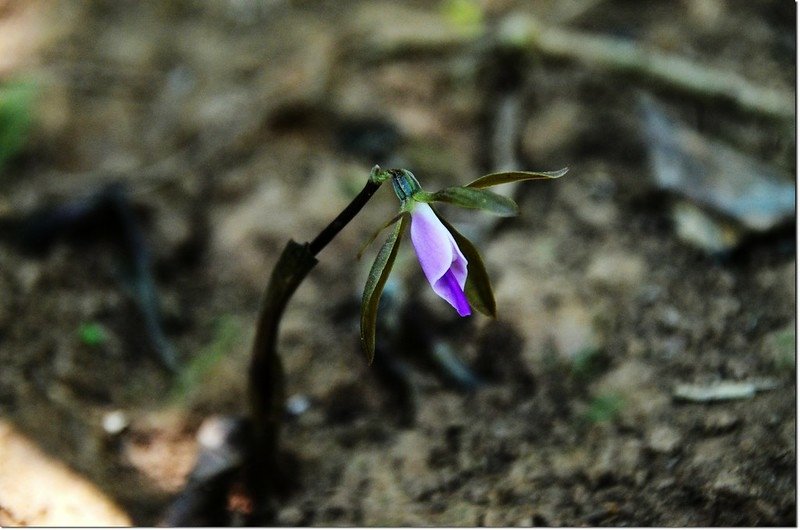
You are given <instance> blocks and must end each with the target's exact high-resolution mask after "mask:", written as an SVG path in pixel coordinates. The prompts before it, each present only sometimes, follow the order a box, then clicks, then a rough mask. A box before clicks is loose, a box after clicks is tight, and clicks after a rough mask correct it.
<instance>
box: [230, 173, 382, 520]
mask: <svg viewBox="0 0 800 530" xmlns="http://www.w3.org/2000/svg"><path fill="white" fill-rule="evenodd" d="M379 187H380V184H378V183H375V182H372V180H369V181H368V182H367V184H366V185H365V186H364V189H362V190H361V192H360V193H359V194H358V195H357V196H356V197H355V198H354V199H353V200H352V201H351V202H350V204H348V205H347V207H345V209H344V210H342V212H341V213H340V214H339V215H338V216H337V217H336V218H335V219H334V220H333V221H332V222H331V224H329V225H328V226H327V227H325V229H324V230H323V231H322V232H320V234H319V235H318V236H317V237H316V238H315V239H314V240H313V241H312V242H311V243H304V244H300V243H297V242H295V241H293V240H290V241H289V242H288V243H287V244H286V247H285V248H284V250H283V252H282V253H281V255H280V257H279V258H278V262H277V263H276V264H275V267H274V268H273V270H272V274H271V275H270V279H269V283H268V284H267V288H266V290H265V292H264V298H263V299H262V301H261V308H260V312H259V317H258V323H257V325H256V336H255V340H254V343H253V354H252V360H251V363H250V371H249V374H248V375H249V381H248V382H249V389H248V391H249V396H248V397H249V402H250V417H251V420H252V427H253V431H252V432H253V436H252V440H251V447H250V451H249V458H248V465H246V468H245V473H246V476H247V482H248V486H249V488H250V492H251V494H252V495H253V500H254V501H255V504H256V510H255V513H254V514H253V516H254V518H255V521H254V522H256V523H260V522H263V521H264V519H265V518H266V515H267V513H268V510H269V506H268V503H269V500H270V498H271V497H272V494H273V493H274V491H275V486H276V482H277V480H276V479H278V474H279V472H280V468H279V466H278V439H279V435H280V427H281V419H282V417H283V414H284V410H283V409H284V402H285V396H284V374H283V364H282V363H281V358H280V356H279V355H278V352H277V350H276V346H277V338H278V331H279V324H280V321H281V318H282V317H283V312H284V309H285V308H286V305H287V304H288V303H289V300H290V299H291V297H292V295H293V294H294V292H295V290H296V289H297V287H298V286H299V285H300V283H302V281H303V279H305V277H306V276H307V275H308V273H309V272H311V269H313V268H314V266H315V265H316V264H317V259H316V257H315V256H316V255H317V254H318V253H319V252H320V251H321V250H322V249H323V248H325V246H326V245H327V244H328V243H330V242H331V240H332V239H333V238H334V237H335V236H336V234H338V233H339V232H340V231H341V230H342V228H344V227H345V225H347V223H349V222H350V221H351V220H352V219H353V218H354V217H355V216H356V214H358V212H359V211H361V209H362V208H363V207H364V205H366V204H367V201H369V199H370V198H371V197H372V195H373V194H374V193H375V192H376V191H377V189H378V188H379Z"/></svg>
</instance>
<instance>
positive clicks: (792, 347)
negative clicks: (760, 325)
mask: <svg viewBox="0 0 800 530" xmlns="http://www.w3.org/2000/svg"><path fill="white" fill-rule="evenodd" d="M768 341H769V346H770V349H771V350H772V359H773V362H774V363H775V368H776V369H777V370H778V371H779V372H794V368H795V365H796V360H795V354H796V352H797V349H796V346H797V339H796V338H795V330H794V324H791V325H789V326H787V327H785V328H783V329H780V330H778V331H776V332H774V333H773V334H772V335H771V336H770V337H769V339H768Z"/></svg>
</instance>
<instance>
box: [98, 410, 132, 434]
mask: <svg viewBox="0 0 800 530" xmlns="http://www.w3.org/2000/svg"><path fill="white" fill-rule="evenodd" d="M130 423H131V422H130V420H129V419H128V416H127V415H126V414H125V413H124V412H122V411H121V410H115V411H112V412H109V413H107V414H106V415H104V416H103V430H104V431H105V432H106V433H107V434H109V435H111V436H116V435H118V434H121V433H122V432H123V431H124V430H125V429H127V428H128V426H129V425H130Z"/></svg>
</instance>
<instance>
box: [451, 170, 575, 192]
mask: <svg viewBox="0 0 800 530" xmlns="http://www.w3.org/2000/svg"><path fill="white" fill-rule="evenodd" d="M567 171H569V168H567V167H565V168H562V169H559V170H558V171H501V172H499V173H489V174H488V175H484V176H482V177H481V178H479V179H478V180H475V181H473V182H470V183H469V184H467V185H466V187H467V188H475V189H482V188H490V187H492V186H499V185H500V184H508V183H509V182H520V181H522V180H538V179H557V178H559V177H563V176H564V175H566V174H567Z"/></svg>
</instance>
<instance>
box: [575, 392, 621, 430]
mask: <svg viewBox="0 0 800 530" xmlns="http://www.w3.org/2000/svg"><path fill="white" fill-rule="evenodd" d="M624 405H625V402H624V400H623V399H622V397H620V396H618V395H616V394H608V395H603V396H597V397H595V398H594V399H593V400H592V402H591V403H589V408H588V410H587V411H586V412H585V414H584V419H585V420H586V421H589V422H591V423H604V422H607V421H612V420H613V419H614V418H616V417H617V416H618V415H619V413H620V411H621V410H622V407H623V406H624Z"/></svg>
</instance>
